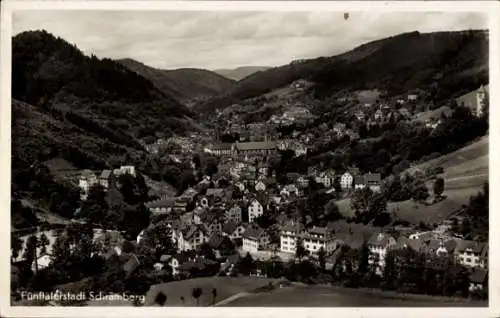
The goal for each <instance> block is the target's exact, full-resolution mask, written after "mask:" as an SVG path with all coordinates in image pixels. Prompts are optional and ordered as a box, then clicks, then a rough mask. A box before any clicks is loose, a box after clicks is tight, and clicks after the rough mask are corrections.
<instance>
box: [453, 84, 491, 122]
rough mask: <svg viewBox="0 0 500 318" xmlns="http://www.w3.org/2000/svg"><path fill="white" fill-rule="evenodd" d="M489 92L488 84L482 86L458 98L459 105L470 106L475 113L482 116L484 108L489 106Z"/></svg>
mask: <svg viewBox="0 0 500 318" xmlns="http://www.w3.org/2000/svg"><path fill="white" fill-rule="evenodd" d="M488 94H489V87H488V86H481V87H480V88H479V89H477V90H475V91H472V92H470V93H467V94H465V95H462V96H460V97H458V98H457V99H456V102H457V104H458V105H463V106H465V107H467V108H469V109H470V110H471V111H472V113H473V114H475V115H476V116H477V117H480V116H482V115H483V113H484V109H485V108H486V107H488V105H486V100H487V96H488Z"/></svg>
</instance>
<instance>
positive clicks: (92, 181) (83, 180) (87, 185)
mask: <svg viewBox="0 0 500 318" xmlns="http://www.w3.org/2000/svg"><path fill="white" fill-rule="evenodd" d="M98 182H99V181H98V180H97V176H96V174H95V173H93V172H92V171H90V170H84V171H83V172H82V174H81V176H80V178H79V179H78V186H79V187H80V189H81V195H80V198H81V199H82V200H86V199H87V196H88V193H89V191H90V189H91V188H92V187H93V186H94V185H96V184H97V183H98Z"/></svg>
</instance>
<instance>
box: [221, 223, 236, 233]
mask: <svg viewBox="0 0 500 318" xmlns="http://www.w3.org/2000/svg"><path fill="white" fill-rule="evenodd" d="M237 228H238V224H236V222H233V221H229V222H227V223H226V224H224V226H223V227H222V232H224V233H228V234H232V233H233V232H234V231H235V230H236V229H237Z"/></svg>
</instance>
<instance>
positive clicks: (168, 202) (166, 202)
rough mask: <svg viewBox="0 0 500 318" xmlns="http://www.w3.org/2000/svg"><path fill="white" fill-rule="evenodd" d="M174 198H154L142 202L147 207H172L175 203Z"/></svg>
mask: <svg viewBox="0 0 500 318" xmlns="http://www.w3.org/2000/svg"><path fill="white" fill-rule="evenodd" d="M175 201H176V200H175V198H164V199H160V200H155V201H150V202H147V203H146V204H144V205H145V206H146V207H147V208H150V209H153V208H163V207H165V208H167V207H173V206H174V205H175Z"/></svg>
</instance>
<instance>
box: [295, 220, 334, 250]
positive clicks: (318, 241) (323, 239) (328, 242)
mask: <svg viewBox="0 0 500 318" xmlns="http://www.w3.org/2000/svg"><path fill="white" fill-rule="evenodd" d="M302 239H303V242H302V244H303V245H304V248H305V249H306V250H308V251H309V253H310V254H311V255H313V256H317V255H318V252H319V251H320V249H323V250H324V251H325V253H326V254H327V255H328V254H331V253H332V252H333V251H334V250H335V249H336V248H337V244H336V242H335V239H334V237H333V236H332V235H331V233H330V231H328V229H327V228H326V227H316V226H314V227H313V228H311V229H308V230H307V231H305V233H304V235H303V238H302Z"/></svg>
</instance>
